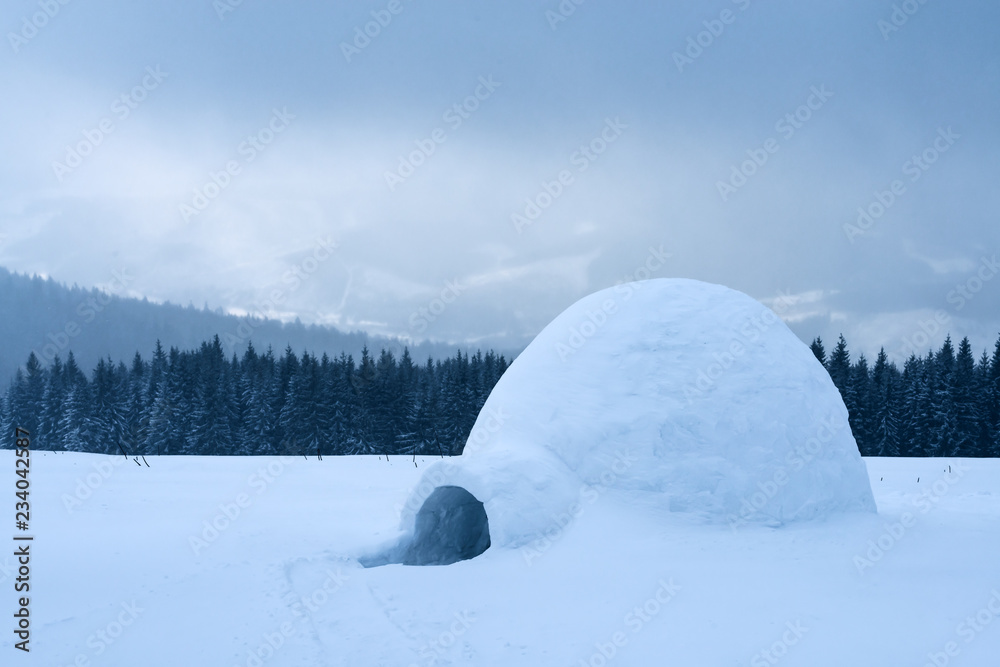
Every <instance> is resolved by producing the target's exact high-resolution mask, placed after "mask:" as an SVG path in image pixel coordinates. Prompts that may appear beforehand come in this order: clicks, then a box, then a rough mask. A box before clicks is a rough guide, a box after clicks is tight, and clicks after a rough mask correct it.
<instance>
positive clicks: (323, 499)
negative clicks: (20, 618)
mask: <svg viewBox="0 0 1000 667" xmlns="http://www.w3.org/2000/svg"><path fill="white" fill-rule="evenodd" d="M281 461H285V462H284V463H282V462H281ZM429 462H430V460H426V461H425V460H420V459H418V463H419V464H420V466H421V467H420V468H415V467H414V466H413V463H411V462H410V461H409V460H407V459H402V458H399V459H393V460H391V461H390V462H386V460H385V459H384V458H382V459H377V458H370V457H363V458H340V459H338V458H326V459H324V460H323V461H322V462H317V461H316V460H315V459H312V460H309V461H306V460H304V459H302V458H299V459H276V458H182V457H164V458H159V459H157V458H155V457H153V458H150V459H149V463H150V466H151V467H148V468H147V467H145V466H143V467H137V466H136V465H135V464H134V463H131V462H123V459H121V458H120V457H119V458H116V459H111V458H109V457H103V456H92V455H81V454H64V453H60V454H53V453H41V452H37V453H34V454H33V456H32V465H31V484H32V486H31V501H32V516H31V519H32V526H31V528H32V530H31V532H32V533H33V534H34V535H35V542H34V543H33V544H32V547H31V549H32V560H31V602H30V607H31V613H32V643H31V649H32V650H31V653H30V654H27V655H25V654H22V653H21V652H20V651H17V650H15V649H14V648H13V642H14V637H13V635H12V633H11V630H10V628H11V627H12V624H11V621H10V619H11V615H10V614H12V613H13V610H14V608H15V603H16V595H15V593H14V590H13V583H14V581H13V580H14V577H16V576H17V575H16V571H15V566H14V558H13V556H12V555H11V554H12V553H13V550H14V549H13V546H11V547H9V548H4V549H3V551H2V552H0V553H2V554H4V555H2V556H0V591H2V593H0V609H2V610H3V614H4V616H5V617H6V618H7V619H8V621H7V623H6V624H5V626H6V628H7V629H5V630H4V631H3V635H2V638H0V655H2V656H3V657H2V659H0V663H2V664H4V665H15V664H30V665H39V666H42V665H44V666H45V667H63V666H68V665H80V666H86V665H117V666H121V667H153V666H159V665H163V666H169V667H177V666H179V665H206V666H212V667H229V666H251V667H252V666H255V665H256V666H261V665H268V666H271V665H274V666H279V665H280V666H284V665H310V666H312V665H317V666H318V665H352V666H366V665H392V666H401V667H407V666H409V665H464V664H469V665H505V666H507V665H567V666H577V665H593V666H595V667H597V666H600V665H605V664H607V665H623V666H624V665H696V666H708V665H751V666H753V667H756V666H758V665H773V664H781V665H788V666H789V667H791V666H793V665H806V666H809V667H820V666H824V665H830V666H836V667H843V666H844V665H852V666H864V665H872V666H878V667H885V666H888V665H914V666H922V665H926V664H930V665H936V667H941V666H942V665H945V664H949V665H959V666H967V667H976V666H986V665H996V664H998V663H997V660H998V656H1000V622H996V623H994V622H992V621H993V620H994V618H995V617H996V616H998V615H1000V557H998V554H1000V461H997V460H970V459H954V460H945V459H868V460H867V463H868V469H869V474H870V477H871V480H872V487H873V489H874V492H875V498H876V501H877V503H878V508H879V514H878V515H877V516H870V515H869V516H846V517H840V518H836V519H831V520H828V521H825V522H818V523H809V524H801V525H793V526H786V527H783V528H779V529H775V528H765V527H759V526H745V527H738V528H735V529H733V528H731V527H728V526H724V525H723V526H718V525H716V526H706V525H698V524H695V523H693V522H692V520H691V519H690V518H686V519H685V518H682V517H678V516H676V515H658V514H654V513H649V512H641V513H637V512H635V511H633V507H634V505H635V502H634V501H635V499H633V498H628V497H624V496H619V495H615V494H614V493H612V492H606V493H600V492H599V490H598V491H594V492H592V493H588V494H587V496H586V500H585V502H584V506H583V511H582V513H581V514H580V515H579V516H578V517H576V518H575V519H573V520H572V522H571V523H570V524H569V525H568V526H567V527H566V528H565V529H564V530H559V529H558V525H559V524H560V523H562V522H564V520H563V519H561V518H559V517H554V518H553V524H554V526H555V527H554V529H553V531H552V534H553V536H554V539H552V540H551V541H547V542H545V543H539V544H535V545H532V546H530V547H528V548H524V549H520V550H513V549H507V550H498V549H490V550H488V551H487V552H486V553H485V554H483V555H482V556H480V557H478V558H476V559H473V560H469V561H463V562H460V563H456V564H453V565H448V566H443V567H407V566H401V565H389V566H385V567H378V568H370V569H364V568H361V567H360V566H359V565H358V564H357V560H356V559H357V557H358V556H360V555H363V554H365V553H368V552H370V551H371V550H372V549H373V548H374V547H375V546H377V545H378V544H379V543H381V542H383V541H386V540H389V539H391V538H392V537H393V536H395V534H396V529H397V525H398V509H399V508H398V506H399V504H400V503H402V502H403V501H404V500H405V499H406V497H407V495H408V493H409V491H410V490H411V488H412V486H413V485H414V484H415V482H416V481H417V479H418V478H419V475H420V473H421V471H422V469H423V468H424V467H425V466H426V465H428V463H429ZM269 465H270V466H271V472H268V471H267V467H268V466H269ZM949 465H950V466H951V470H952V472H951V474H949V473H948V472H947V470H948V466H949ZM0 466H3V467H4V469H6V470H9V471H11V472H10V473H8V474H5V475H4V476H3V477H4V479H6V480H8V481H7V482H5V484H6V485H8V487H9V491H7V490H4V491H3V493H2V495H3V497H6V498H8V500H9V502H8V503H6V505H5V507H6V508H7V509H6V510H4V511H7V512H8V514H9V515H10V516H9V521H10V524H11V530H10V531H9V534H8V536H7V537H0V539H3V540H5V541H6V540H10V535H12V534H13V533H14V532H15V531H14V530H13V527H12V525H13V520H14V517H13V514H14V501H13V492H14V489H13V487H14V483H13V480H14V479H15V478H14V476H13V469H14V464H13V453H12V452H10V451H3V452H0ZM261 473H263V474H261ZM918 478H919V480H920V481H919V482H918V481H917V479H918ZM70 501H72V502H70ZM240 505H243V506H242V507H241V506H240ZM237 509H238V511H239V515H238V516H236V510H237ZM227 514H228V515H230V516H233V517H235V518H233V519H229V518H227ZM206 522H209V523H212V522H216V523H217V525H218V526H220V527H222V529H221V530H218V531H214V529H207V530H206ZM195 538H196V539H200V540H202V543H196V542H194V541H193V540H194V539H195ZM8 544H9V545H13V544H14V543H13V542H12V541H9V542H8Z"/></svg>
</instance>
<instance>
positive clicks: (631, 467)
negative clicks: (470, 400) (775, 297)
mask: <svg viewBox="0 0 1000 667" xmlns="http://www.w3.org/2000/svg"><path fill="white" fill-rule="evenodd" d="M440 487H457V488H458V489H464V490H465V491H466V492H468V494H470V495H471V496H472V497H474V498H475V499H477V500H478V501H479V502H482V503H483V505H484V507H485V511H486V514H487V516H488V530H489V539H490V540H491V541H492V544H493V545H496V546H503V547H512V546H520V545H523V544H526V543H529V542H531V541H532V540H536V539H539V538H540V537H542V536H544V535H546V534H551V533H552V531H553V530H556V531H558V530H561V529H562V528H563V527H565V525H566V524H567V523H568V522H569V520H570V517H571V516H575V515H576V514H578V513H579V508H580V507H582V506H585V505H586V503H587V502H588V500H593V499H594V498H596V497H597V494H601V493H605V492H609V493H614V494H618V495H625V496H627V497H628V500H629V502H630V503H632V504H633V506H634V507H635V508H636V511H642V508H646V509H647V510H658V511H670V512H677V513H685V514H686V515H692V516H694V517H697V518H698V519H699V520H707V521H710V522H713V523H716V522H717V523H726V522H728V523H730V524H744V523H765V524H770V525H780V524H782V523H785V522H789V521H799V520H807V519H817V518H821V517H824V516H826V515H829V514H831V513H837V512H851V511H867V512H874V511H875V501H874V499H873V496H872V491H871V487H870V485H869V482H868V475H867V471H866V468H865V463H864V461H863V460H862V459H861V456H860V455H859V453H858V447H857V444H856V443H855V441H854V437H853V436H852V435H851V430H850V427H849V425H848V417H847V409H846V407H845V406H844V402H843V401H842V400H841V397H840V394H839V392H838V391H837V388H836V387H835V386H834V385H833V382H832V381H831V380H830V377H829V375H828V374H827V372H826V370H825V369H824V368H823V366H822V365H821V364H820V363H819V361H817V359H816V358H815V356H814V355H813V354H812V352H811V351H810V350H809V348H808V347H807V346H806V345H804V344H803V343H802V342H801V341H800V340H799V339H798V338H797V337H796V336H795V335H794V334H793V333H792V332H791V331H790V330H789V329H788V327H786V326H785V324H784V323H783V322H782V321H781V319H780V318H779V317H778V316H777V315H776V314H775V313H774V312H773V311H771V310H770V309H768V308H767V307H765V306H764V305H762V304H761V303H759V302H757V301H755V300H754V299H751V298H750V297H748V296H747V295H745V294H742V293H741V292H737V291H734V290H731V289H729V288H726V287H722V286H719V285H712V284H708V283H703V282H699V281H694V280H681V279H658V280H647V281H642V282H636V283H627V284H622V285H618V286H616V287H613V288H609V289H605V290H602V291H600V292H597V293H595V294H591V295H590V296H587V297H585V298H583V299H581V300H580V301H578V302H577V303H575V304H574V305H572V306H570V307H569V308H568V309H566V310H565V311H564V312H563V313H562V314H560V315H559V316H558V317H557V318H556V319H555V320H553V321H552V323H551V324H549V325H548V326H547V327H545V329H544V330H543V331H542V332H541V333H540V334H538V336H537V337H536V338H535V340H534V341H532V343H531V344H530V345H529V346H528V347H527V348H526V349H525V350H524V352H522V353H521V355H520V356H518V357H517V359H516V360H515V361H514V362H513V363H512V364H511V366H510V367H509V368H508V370H507V372H506V373H505V374H504V376H503V377H502V378H501V379H500V381H499V383H498V384H497V385H496V387H495V388H494V390H493V392H492V394H491V395H490V397H489V399H488V400H487V401H486V404H485V405H484V406H483V409H482V411H481V412H480V414H479V417H478V419H477V421H476V424H475V426H474V427H473V430H472V433H471V435H470V437H469V440H468V442H467V444H466V447H465V451H464V453H463V454H462V456H460V457H456V458H454V459H451V460H445V461H441V462H439V463H437V464H435V465H433V466H432V467H430V468H429V469H428V470H427V472H426V473H425V474H424V476H423V478H422V480H421V482H420V484H418V485H417V488H416V489H415V490H414V491H413V493H412V494H411V496H410V498H409V500H408V502H407V503H406V504H405V505H404V507H403V508H402V529H403V530H404V532H405V533H408V534H410V535H413V534H414V532H415V531H416V533H417V535H419V534H420V532H421V531H422V530H425V529H424V528H421V520H420V516H421V513H422V512H423V510H422V508H424V506H425V503H432V502H437V501H436V500H435V498H436V496H437V494H438V493H439V489H440ZM461 523H462V522H456V524H455V525H454V526H452V528H456V529H458V530H460V531H461V532H462V533H463V534H466V537H468V535H467V533H468V532H469V531H468V530H467V529H466V528H465V527H459V524H461ZM437 527H438V528H440V529H444V530H448V529H449V527H448V525H447V524H446V523H441V522H439V523H438V524H437ZM473 532H474V531H473ZM421 539H422V540H423V541H425V542H426V536H424V537H423V538H421ZM418 550H419V549H418Z"/></svg>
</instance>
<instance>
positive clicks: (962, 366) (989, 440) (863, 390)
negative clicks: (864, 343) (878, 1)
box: [811, 336, 1000, 457]
mask: <svg viewBox="0 0 1000 667" xmlns="http://www.w3.org/2000/svg"><path fill="white" fill-rule="evenodd" d="M811 347H812V350H813V354H815V355H816V358H817V359H819V360H820V362H822V363H823V365H824V366H825V367H826V369H827V371H828V372H829V373H830V377H831V378H832V379H833V383H834V384H835V385H836V386H837V389H839V390H840V394H841V396H843V398H844V403H845V404H846V405H847V410H848V412H849V413H850V423H851V431H852V432H853V433H854V439H855V440H857V442H858V449H860V450H861V454H862V455H863V456H970V457H982V456H993V457H1000V339H998V340H997V342H996V347H995V348H994V350H993V356H992V357H990V355H989V354H988V353H987V352H986V351H985V350H984V351H983V353H982V355H981V356H980V357H979V359H978V360H977V359H976V358H975V357H974V356H973V352H972V347H971V345H970V344H969V339H968V338H963V339H962V341H961V342H960V343H959V344H958V350H957V351H956V350H955V348H954V345H953V344H952V342H951V337H950V336H949V337H948V338H947V339H946V340H945V342H944V344H943V345H942V346H941V349H940V350H938V351H937V352H934V351H928V353H927V356H925V357H918V356H916V355H914V354H911V355H910V357H909V358H908V359H907V360H906V361H905V362H904V363H903V368H902V370H900V369H899V368H898V367H897V366H896V364H895V363H893V362H891V361H889V360H888V359H887V357H886V354H885V350H880V351H879V353H878V356H877V357H876V359H875V363H874V364H871V365H869V363H868V360H867V359H866V358H865V355H864V354H861V355H858V358H857V359H856V360H855V361H853V362H852V361H851V355H850V352H849V351H848V349H847V343H846V341H845V340H844V337H843V336H841V337H840V340H839V341H838V342H837V346H836V347H835V348H834V350H833V352H832V353H830V355H829V357H828V356H827V354H826V351H825V349H824V347H823V341H822V340H820V339H819V338H817V339H815V340H814V341H813V342H812V345H811Z"/></svg>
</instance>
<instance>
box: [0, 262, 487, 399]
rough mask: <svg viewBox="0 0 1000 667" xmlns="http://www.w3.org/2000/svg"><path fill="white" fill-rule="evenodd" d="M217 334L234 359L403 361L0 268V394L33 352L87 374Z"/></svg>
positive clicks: (437, 353) (300, 331)
mask: <svg viewBox="0 0 1000 667" xmlns="http://www.w3.org/2000/svg"><path fill="white" fill-rule="evenodd" d="M215 335H218V336H219V338H220V339H221V341H222V344H223V348H224V350H225V352H226V354H227V355H229V356H231V355H232V354H233V353H236V354H238V355H241V354H242V353H243V351H244V350H245V349H246V346H247V342H248V341H251V340H252V341H253V344H254V347H255V348H257V350H259V351H263V350H266V349H267V347H268V346H271V347H273V348H274V350H275V352H276V353H279V352H281V351H283V350H284V349H285V347H286V346H289V345H290V346H291V347H292V349H293V350H294V351H295V352H296V353H297V354H301V353H302V352H303V351H306V350H308V351H309V352H310V353H313V354H317V355H321V354H322V353H324V352H326V353H328V354H330V355H331V356H334V355H339V354H340V353H341V352H346V353H347V354H352V355H354V356H355V357H357V356H358V355H360V353H361V349H362V347H363V346H365V345H368V347H369V348H371V349H372V350H373V351H375V352H377V351H378V350H380V349H381V348H383V347H384V348H386V349H389V350H392V351H393V353H394V354H396V356H397V357H398V356H399V354H398V353H400V352H402V349H403V345H402V344H401V343H400V342H399V341H397V340H395V339H391V338H386V337H381V336H370V335H368V334H365V333H362V332H350V333H345V332H343V331H339V330H337V329H334V328H332V327H326V326H318V325H308V326H307V325H304V324H302V323H301V322H295V323H292V324H287V323H282V322H280V321H277V320H266V319H248V318H246V317H237V316H234V315H227V314H225V313H223V312H222V311H221V310H215V311H211V310H206V309H198V308H195V307H193V306H186V307H185V306H178V305H174V304H171V303H165V304H157V303H151V302H149V301H147V300H146V299H141V300H140V299H134V298H122V297H118V296H114V295H111V294H107V293H105V292H102V291H100V290H97V289H83V288H80V287H77V286H75V285H74V286H73V287H68V286H66V285H64V284H62V283H58V282H56V281H54V280H52V279H51V278H48V279H44V278H39V277H37V276H27V275H23V274H19V273H12V272H11V271H8V270H7V269H5V268H3V267H0V387H6V386H7V384H8V383H9V382H10V380H11V379H12V378H13V377H14V374H15V372H16V371H17V368H18V367H19V366H23V365H24V363H25V362H26V361H27V359H28V355H29V354H30V353H31V352H32V351H33V352H35V354H36V355H37V356H38V358H39V360H40V361H42V363H43V365H45V366H48V365H49V363H50V362H51V361H52V359H53V358H54V356H55V355H56V354H59V356H60V357H62V358H63V359H65V358H66V355H67V353H68V352H69V351H70V350H72V351H73V354H74V355H75V356H76V360H77V363H78V364H79V366H80V367H81V368H83V369H87V370H88V372H89V369H92V368H94V366H95V365H96V364H97V361H98V359H100V358H102V357H105V358H106V357H111V359H113V360H114V361H115V362H118V361H125V362H128V361H129V360H131V358H132V357H133V356H134V355H135V353H136V352H139V353H140V354H142V356H143V358H144V359H148V358H149V356H150V355H151V353H152V351H153V349H154V347H155V345H156V341H157V340H160V341H161V342H162V344H163V346H164V348H167V349H169V348H170V347H171V346H176V347H178V348H180V349H192V348H196V347H197V346H199V345H200V344H201V343H202V342H203V341H205V340H211V339H212V337H213V336H215ZM458 349H460V348H459V347H457V346H451V345H446V344H439V343H421V344H419V345H416V346H412V347H411V348H410V354H411V355H412V356H413V358H414V359H415V360H417V361H420V360H425V359H426V358H427V357H428V356H433V357H434V358H444V357H448V356H452V355H454V353H455V351H456V350H458ZM461 349H463V350H466V348H461ZM466 351H468V350H466ZM473 351H474V350H473Z"/></svg>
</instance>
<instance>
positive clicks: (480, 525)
mask: <svg viewBox="0 0 1000 667" xmlns="http://www.w3.org/2000/svg"><path fill="white" fill-rule="evenodd" d="M489 546H490V526H489V520H488V519H487V517H486V508H485V507H483V504H482V503H481V502H479V501H478V500H477V499H476V497H475V496H474V495H472V494H471V493H469V492H468V491H466V490H465V489H463V488H462V487H459V486H439V487H438V488H436V489H434V491H433V492H432V493H431V495H430V496H428V498H427V500H425V501H424V504H423V505H422V506H421V507H420V510H419V511H418V512H417V516H416V522H415V526H414V531H413V536H412V537H411V538H410V540H409V542H406V541H404V542H402V543H401V544H399V545H397V546H396V547H395V548H393V549H391V550H390V551H389V552H387V553H384V554H381V555H378V556H373V557H370V558H366V559H362V560H361V564H362V565H364V566H365V567H373V566H376V565H387V564H389V563H402V564H403V565H449V564H451V563H455V562H458V561H460V560H468V559H470V558H475V557H476V556H478V555H479V554H481V553H483V552H484V551H486V550H487V549H488V548H489Z"/></svg>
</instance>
